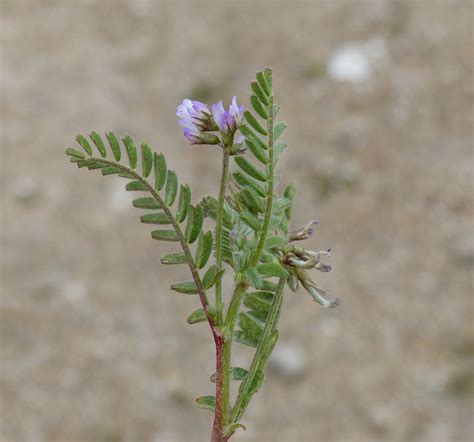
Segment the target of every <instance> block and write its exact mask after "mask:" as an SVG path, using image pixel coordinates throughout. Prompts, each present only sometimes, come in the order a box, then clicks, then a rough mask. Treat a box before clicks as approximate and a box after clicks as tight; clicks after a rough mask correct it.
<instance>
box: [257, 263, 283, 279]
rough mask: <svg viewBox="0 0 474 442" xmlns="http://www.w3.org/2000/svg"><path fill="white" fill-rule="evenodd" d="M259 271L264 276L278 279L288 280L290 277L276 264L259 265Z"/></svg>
mask: <svg viewBox="0 0 474 442" xmlns="http://www.w3.org/2000/svg"><path fill="white" fill-rule="evenodd" d="M257 270H258V272H259V273H260V274H261V275H263V276H276V277H278V278H286V277H287V276H288V272H287V271H286V270H285V269H284V268H283V267H282V266H281V265H280V264H277V263H276V262H269V263H264V264H259V265H258V266H257Z"/></svg>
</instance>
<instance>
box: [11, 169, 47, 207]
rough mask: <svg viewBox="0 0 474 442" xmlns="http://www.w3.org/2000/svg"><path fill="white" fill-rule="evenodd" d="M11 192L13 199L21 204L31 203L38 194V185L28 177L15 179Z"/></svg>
mask: <svg viewBox="0 0 474 442" xmlns="http://www.w3.org/2000/svg"><path fill="white" fill-rule="evenodd" d="M11 192H12V195H13V197H14V198H15V199H16V200H18V201H20V202H22V203H28V202H31V201H33V200H35V199H37V198H38V196H39V194H40V191H39V187H38V184H37V183H36V182H35V181H34V180H33V178H32V177H30V176H19V177H17V178H16V179H15V180H14V181H13V185H12V188H11Z"/></svg>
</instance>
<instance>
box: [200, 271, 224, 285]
mask: <svg viewBox="0 0 474 442" xmlns="http://www.w3.org/2000/svg"><path fill="white" fill-rule="evenodd" d="M224 271H225V270H221V271H219V270H218V269H217V266H216V265H212V266H211V267H209V269H208V271H207V272H206V273H205V275H204V277H203V278H202V286H203V287H204V289H205V290H208V289H210V288H211V287H212V286H213V285H214V284H215V283H216V281H217V278H220V277H221V276H222V274H223V273H224Z"/></svg>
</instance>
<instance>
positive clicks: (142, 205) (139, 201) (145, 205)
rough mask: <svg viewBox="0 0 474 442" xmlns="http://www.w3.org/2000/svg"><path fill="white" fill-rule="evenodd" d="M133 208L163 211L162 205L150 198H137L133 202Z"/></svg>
mask: <svg viewBox="0 0 474 442" xmlns="http://www.w3.org/2000/svg"><path fill="white" fill-rule="evenodd" d="M132 204H133V207H136V208H137V209H151V210H153V209H162V207H161V205H160V203H159V202H158V201H157V200H156V199H155V198H152V197H150V196H144V197H142V198H136V199H134V200H133V203H132Z"/></svg>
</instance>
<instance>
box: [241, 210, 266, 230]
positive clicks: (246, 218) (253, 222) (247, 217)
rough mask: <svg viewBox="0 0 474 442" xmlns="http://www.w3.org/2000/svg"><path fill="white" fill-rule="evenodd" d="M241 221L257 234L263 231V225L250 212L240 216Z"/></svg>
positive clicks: (246, 211)
mask: <svg viewBox="0 0 474 442" xmlns="http://www.w3.org/2000/svg"><path fill="white" fill-rule="evenodd" d="M240 219H241V220H242V221H243V222H244V223H245V224H247V225H248V226H250V227H251V228H252V229H253V230H255V231H256V232H259V231H260V230H261V229H262V224H261V223H260V221H259V219H258V218H257V217H256V216H255V215H253V214H252V213H250V212H249V211H248V210H245V211H244V212H242V213H241V214H240Z"/></svg>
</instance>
